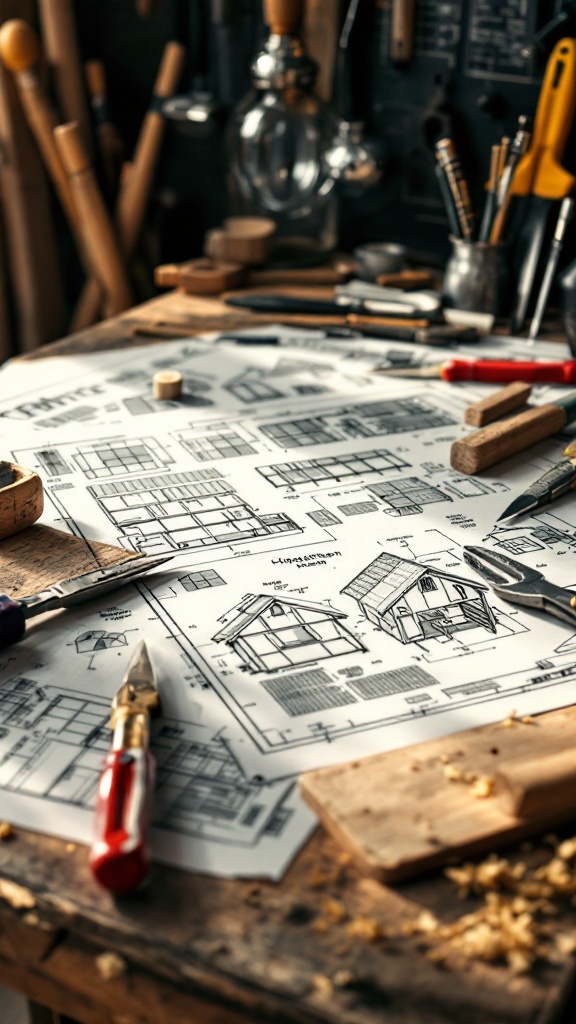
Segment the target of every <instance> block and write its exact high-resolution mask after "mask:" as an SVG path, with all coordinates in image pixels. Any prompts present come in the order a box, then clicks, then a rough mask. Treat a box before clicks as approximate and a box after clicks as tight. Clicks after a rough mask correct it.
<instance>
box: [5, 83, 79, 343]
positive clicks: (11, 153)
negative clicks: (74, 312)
mask: <svg viewBox="0 0 576 1024" xmlns="http://www.w3.org/2000/svg"><path fill="white" fill-rule="evenodd" d="M0 149H1V152H2V160H0V190H1V194H2V203H3V214H4V224H5V227H6V239H7V246H6V248H7V253H8V261H9V268H10V269H9V277H10V285H11V290H12V295H13V298H14V312H15V315H14V324H15V332H16V335H17V339H18V344H19V348H20V349H21V350H22V351H30V350H32V349H35V348H38V347H39V346H40V345H44V344H45V343H46V342H48V341H54V339H55V338H58V337H59V335H60V334H61V333H62V332H63V330H64V299H63V294H62V282H61V278H60V267H59V259H58V248H57V244H56V234H55V230H54V224H53V221H52V210H51V205H50V194H49V190H48V182H47V180H46V175H45V172H44V168H43V167H42V164H41V163H40V159H39V156H38V151H37V149H36V146H35V144H34V140H33V139H32V137H31V135H30V132H29V130H28V126H27V124H26V122H25V120H24V118H23V116H22V108H21V106H20V103H19V102H18V96H17V94H16V91H15V86H14V82H13V81H12V76H11V75H9V74H8V72H7V71H6V69H5V68H4V67H3V66H1V65H0Z"/></svg>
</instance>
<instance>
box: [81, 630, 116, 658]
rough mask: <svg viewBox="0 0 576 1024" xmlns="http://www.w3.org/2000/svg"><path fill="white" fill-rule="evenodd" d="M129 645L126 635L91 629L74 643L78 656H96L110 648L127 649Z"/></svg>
mask: <svg viewBox="0 0 576 1024" xmlns="http://www.w3.org/2000/svg"><path fill="white" fill-rule="evenodd" d="M127 643H128V641H127V639H126V634H125V633H110V632H108V631H107V630H105V629H89V630H87V631H86V632H85V633H81V634H80V636H78V637H76V640H75V641H74V644H75V647H76V650H77V652H78V654H94V653H95V652H96V651H106V650H108V649H109V648H110V647H125V646H126V644H127Z"/></svg>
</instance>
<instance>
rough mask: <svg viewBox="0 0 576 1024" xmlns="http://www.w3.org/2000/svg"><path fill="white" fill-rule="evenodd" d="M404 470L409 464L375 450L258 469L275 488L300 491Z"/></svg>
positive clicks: (383, 450) (383, 451)
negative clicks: (353, 478)
mask: <svg viewBox="0 0 576 1024" xmlns="http://www.w3.org/2000/svg"><path fill="white" fill-rule="evenodd" d="M330 440H333V438H330ZM407 466H408V463H407V462H405V461H404V460H403V459H402V458H400V457H399V456H398V455H395V454H393V453H392V452H389V451H386V449H385V448H376V449H373V450H371V451H360V452H352V453H351V454H344V455H340V456H338V455H327V456H324V457H323V458H318V459H304V460H302V461H298V462H284V463H279V464H277V465H274V466H260V467H259V468H258V472H259V473H260V474H261V475H262V476H263V477H264V479H265V480H267V481H268V483H270V484H272V485H273V486H274V487H303V486H310V485H313V486H319V485H320V484H322V483H330V484H333V483H335V482H337V481H339V480H346V479H347V478H349V477H359V476H369V475H370V474H371V473H385V472H386V471H387V470H390V469H405V468H407Z"/></svg>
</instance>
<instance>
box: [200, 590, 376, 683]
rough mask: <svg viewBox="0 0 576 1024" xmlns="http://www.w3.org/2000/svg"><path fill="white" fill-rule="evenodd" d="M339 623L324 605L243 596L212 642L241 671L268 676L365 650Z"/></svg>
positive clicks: (336, 613)
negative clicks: (226, 650) (223, 647)
mask: <svg viewBox="0 0 576 1024" xmlns="http://www.w3.org/2000/svg"><path fill="white" fill-rule="evenodd" d="M345 618H346V615H345V614H344V613H343V612H339V611H337V610H336V609H334V608H330V607H328V606H327V605H321V604H310V602H308V601H295V600H293V599H287V598H285V597H283V596H278V597H271V596H269V595H266V594H248V595H247V596H246V597H245V598H244V600H243V601H242V603H241V604H240V605H238V606H237V607H236V608H233V609H232V610H231V611H230V612H228V613H227V614H226V615H225V616H224V617H223V618H222V620H221V622H222V628H221V629H220V630H219V631H218V633H217V634H216V635H215V637H214V640H215V641H216V642H219V641H224V642H225V643H227V644H228V646H229V647H231V648H232V650H233V651H234V652H235V654H237V655H238V657H239V658H241V659H242V667H243V668H245V669H246V670H247V671H249V672H273V671H275V670H277V669H281V668H294V667H296V666H297V665H306V664H310V663H311V662H317V661H323V660H324V658H334V657H336V656H337V655H339V654H348V653H350V652H351V651H363V650H365V647H364V646H363V645H362V644H361V643H360V641H359V640H358V639H357V638H356V637H354V636H352V634H351V633H350V632H349V631H348V630H347V629H346V627H345V626H344V624H343V623H342V619H345Z"/></svg>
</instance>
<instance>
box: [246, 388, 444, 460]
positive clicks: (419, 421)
mask: <svg viewBox="0 0 576 1024" xmlns="http://www.w3.org/2000/svg"><path fill="white" fill-rule="evenodd" d="M453 423H455V420H454V419H453V418H452V416H450V415H449V414H448V413H447V412H444V411H443V410H441V409H439V408H438V407H437V406H435V405H434V404H433V403H432V402H430V401H428V400H426V399H423V398H404V399H389V400H381V401H378V402H359V403H355V404H353V405H350V406H346V408H344V409H341V410H337V411H334V412H329V413H326V414H323V415H322V416H315V417H313V418H310V417H307V418H305V419H296V420H291V421H289V420H288V421H287V420H285V421H283V422H282V423H270V424H267V425H265V426H263V427H261V428H260V429H261V431H262V433H263V434H265V435H266V437H269V438H270V440H271V441H274V443H275V444H277V445H278V447H279V448H300V447H303V446H307V445H312V444H325V443H329V442H331V441H339V440H343V439H345V438H353V437H376V436H378V435H388V434H401V433H404V432H405V431H415V430H431V429H433V428H434V427H442V426H448V425H451V424H453Z"/></svg>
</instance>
